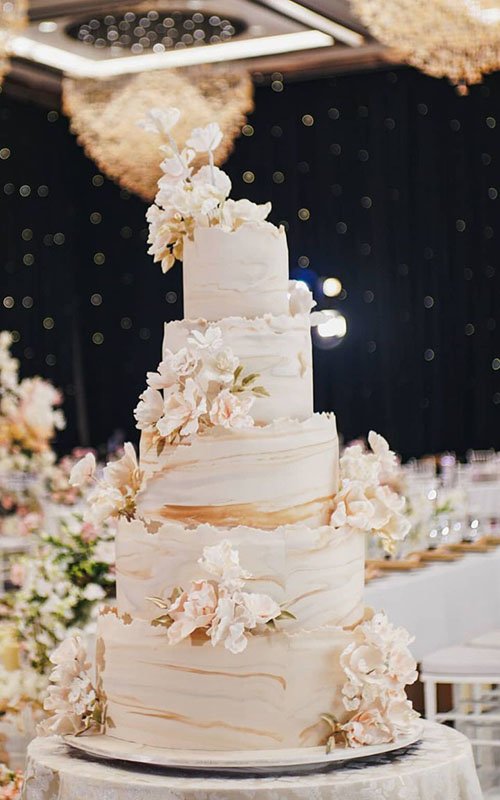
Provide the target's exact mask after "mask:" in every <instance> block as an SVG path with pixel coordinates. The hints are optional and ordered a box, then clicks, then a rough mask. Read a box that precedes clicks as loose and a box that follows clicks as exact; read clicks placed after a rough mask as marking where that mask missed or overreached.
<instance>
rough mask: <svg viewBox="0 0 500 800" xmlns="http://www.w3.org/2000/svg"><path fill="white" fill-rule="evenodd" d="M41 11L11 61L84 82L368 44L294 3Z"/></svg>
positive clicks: (223, 0) (185, 1)
mask: <svg viewBox="0 0 500 800" xmlns="http://www.w3.org/2000/svg"><path fill="white" fill-rule="evenodd" d="M40 5H41V4H38V9H37V8H36V6H35V8H34V9H32V14H31V16H32V19H31V22H30V23H29V25H28V27H27V28H26V29H25V30H24V31H23V34H22V35H21V36H17V37H16V38H15V39H14V41H13V45H12V47H13V54H14V55H15V56H17V57H18V58H21V59H26V60H27V61H34V62H37V63H39V64H42V65H44V66H46V67H49V68H53V69H56V70H58V71H60V72H63V73H65V74H66V75H71V76H74V77H80V78H106V77H112V76H116V75H120V74H124V73H132V72H144V71H146V70H150V69H166V68H170V67H182V66H188V65H192V64H202V63H216V62H221V61H230V60H243V59H256V58H259V57H263V56H271V55H276V54H280V53H297V52H300V51H305V50H316V49H318V50H319V49H320V48H332V47H333V46H334V45H335V47H336V48H337V47H340V48H343V47H349V48H350V47H354V48H356V47H361V46H362V45H363V43H364V38H363V35H362V34H361V33H359V32H357V31H354V30H351V29H349V28H348V27H346V26H344V25H343V24H342V23H339V22H336V21H335V20H332V19H330V18H328V17H326V16H325V15H323V14H321V13H318V12H317V11H314V10H313V9H311V8H310V7H309V8H308V7H306V6H303V5H302V4H301V3H297V2H294V0H260V1H259V2H254V0H179V2H173V0H156V2H151V3H147V4H146V3H138V4H132V3H122V4H116V3H104V4H102V5H97V4H92V5H90V4H89V5H86V6H84V5H83V4H82V3H74V4H73V3H71V2H70V0H66V2H64V3H63V2H55V3H54V4H53V5H52V6H49V5H46V4H44V7H43V11H44V12H45V16H44V18H41V15H40V11H41V9H40ZM33 12H35V13H33ZM50 12H52V13H50Z"/></svg>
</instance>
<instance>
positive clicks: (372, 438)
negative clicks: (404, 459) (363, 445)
mask: <svg viewBox="0 0 500 800" xmlns="http://www.w3.org/2000/svg"><path fill="white" fill-rule="evenodd" d="M368 444H369V445H370V447H371V449H372V451H373V453H374V454H375V456H376V457H377V460H378V462H379V464H380V467H381V471H382V475H383V478H384V480H389V479H390V478H392V477H393V476H394V475H395V474H396V473H397V472H398V469H399V462H398V458H397V456H396V454H395V453H394V452H393V451H392V450H391V449H390V448H389V444H388V442H387V440H386V439H384V437H383V436H381V435H380V434H379V433H375V431H370V433H369V434H368Z"/></svg>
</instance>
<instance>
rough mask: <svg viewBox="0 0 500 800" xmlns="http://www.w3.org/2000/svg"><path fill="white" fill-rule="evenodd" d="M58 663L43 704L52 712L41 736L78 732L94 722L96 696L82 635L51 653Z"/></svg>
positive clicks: (53, 660) (42, 726)
mask: <svg viewBox="0 0 500 800" xmlns="http://www.w3.org/2000/svg"><path fill="white" fill-rule="evenodd" d="M50 660H51V661H52V663H53V664H54V665H55V666H54V669H53V670H52V673H51V676H50V680H51V685H50V686H49V688H48V690H47V695H46V697H45V701H44V708H45V710H46V711H49V712H51V715H50V716H49V718H48V719H47V720H45V721H44V722H43V723H42V724H41V725H40V726H39V729H38V732H39V734H41V735H42V736H43V735H45V736H50V735H53V734H62V735H64V734H68V733H69V734H78V733H81V732H82V731H83V730H86V729H87V728H89V727H90V726H91V725H92V724H93V717H94V712H95V710H96V705H97V697H96V692H95V690H94V687H93V686H92V683H91V680H90V675H89V670H90V662H89V661H88V659H87V655H86V652H85V648H84V647H83V644H82V641H81V639H80V637H79V636H75V637H70V638H69V639H66V640H65V641H64V642H63V643H62V644H61V645H59V647H58V648H57V649H56V650H55V651H54V653H52V655H51V657H50Z"/></svg>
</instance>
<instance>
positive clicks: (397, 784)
mask: <svg viewBox="0 0 500 800" xmlns="http://www.w3.org/2000/svg"><path fill="white" fill-rule="evenodd" d="M481 798H482V793H481V789H480V787H479V782H478V779H477V775H476V770H475V767H474V760H473V757H472V751H471V746H470V744H469V742H468V740H467V739H466V738H465V737H464V736H463V735H462V734H460V733H458V732H457V731H454V730H452V729H451V728H447V727H445V726H442V725H437V724H435V723H429V722H424V723H423V735H422V740H421V742H420V743H419V744H418V745H414V746H413V747H412V748H410V749H409V750H408V751H407V752H406V753H403V754H393V755H386V756H383V757H376V758H375V759H374V760H373V761H370V762H362V761H361V762H357V761H352V762H351V763H350V764H345V762H344V763H343V764H342V765H341V766H339V765H337V766H336V767H335V769H331V770H329V771H326V772H321V773H317V774H313V775H299V776H297V775H295V776H293V775H287V776H282V777H231V778H228V777H217V776H212V775H210V776H208V777H205V776H195V775H191V774H186V773H184V774H177V773H176V774H173V773H171V772H166V771H161V770H159V769H158V770H155V769H152V768H149V767H148V768H143V767H140V766H138V765H137V766H136V765H126V764H119V763H117V762H114V763H104V762H97V761H94V760H91V759H90V758H89V757H87V756H82V755H81V754H80V755H79V754H77V753H76V752H75V751H72V750H71V749H70V748H69V747H68V746H67V745H66V744H64V742H63V740H61V739H60V738H57V737H53V738H51V739H35V741H34V742H32V744H31V745H30V748H29V751H28V761H27V769H26V779H25V785H24V791H23V800H146V799H147V800H481Z"/></svg>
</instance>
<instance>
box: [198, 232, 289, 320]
mask: <svg viewBox="0 0 500 800" xmlns="http://www.w3.org/2000/svg"><path fill="white" fill-rule="evenodd" d="M183 282H184V316H185V317H187V318H188V319H198V318H203V319H208V320H221V319H223V318H224V317H229V316H233V315H235V316H238V317H261V316H263V315H264V314H287V313H288V297H287V288H288V247H287V243H286V234H285V231H284V229H283V228H276V227H274V226H273V225H270V224H269V223H264V224H262V223H247V224H245V225H242V226H241V227H240V228H238V229H237V230H235V231H226V230H224V229H222V228H219V227H211V228H203V227H198V228H196V230H195V232H194V236H193V238H192V239H189V238H185V239H184V256H183Z"/></svg>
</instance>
